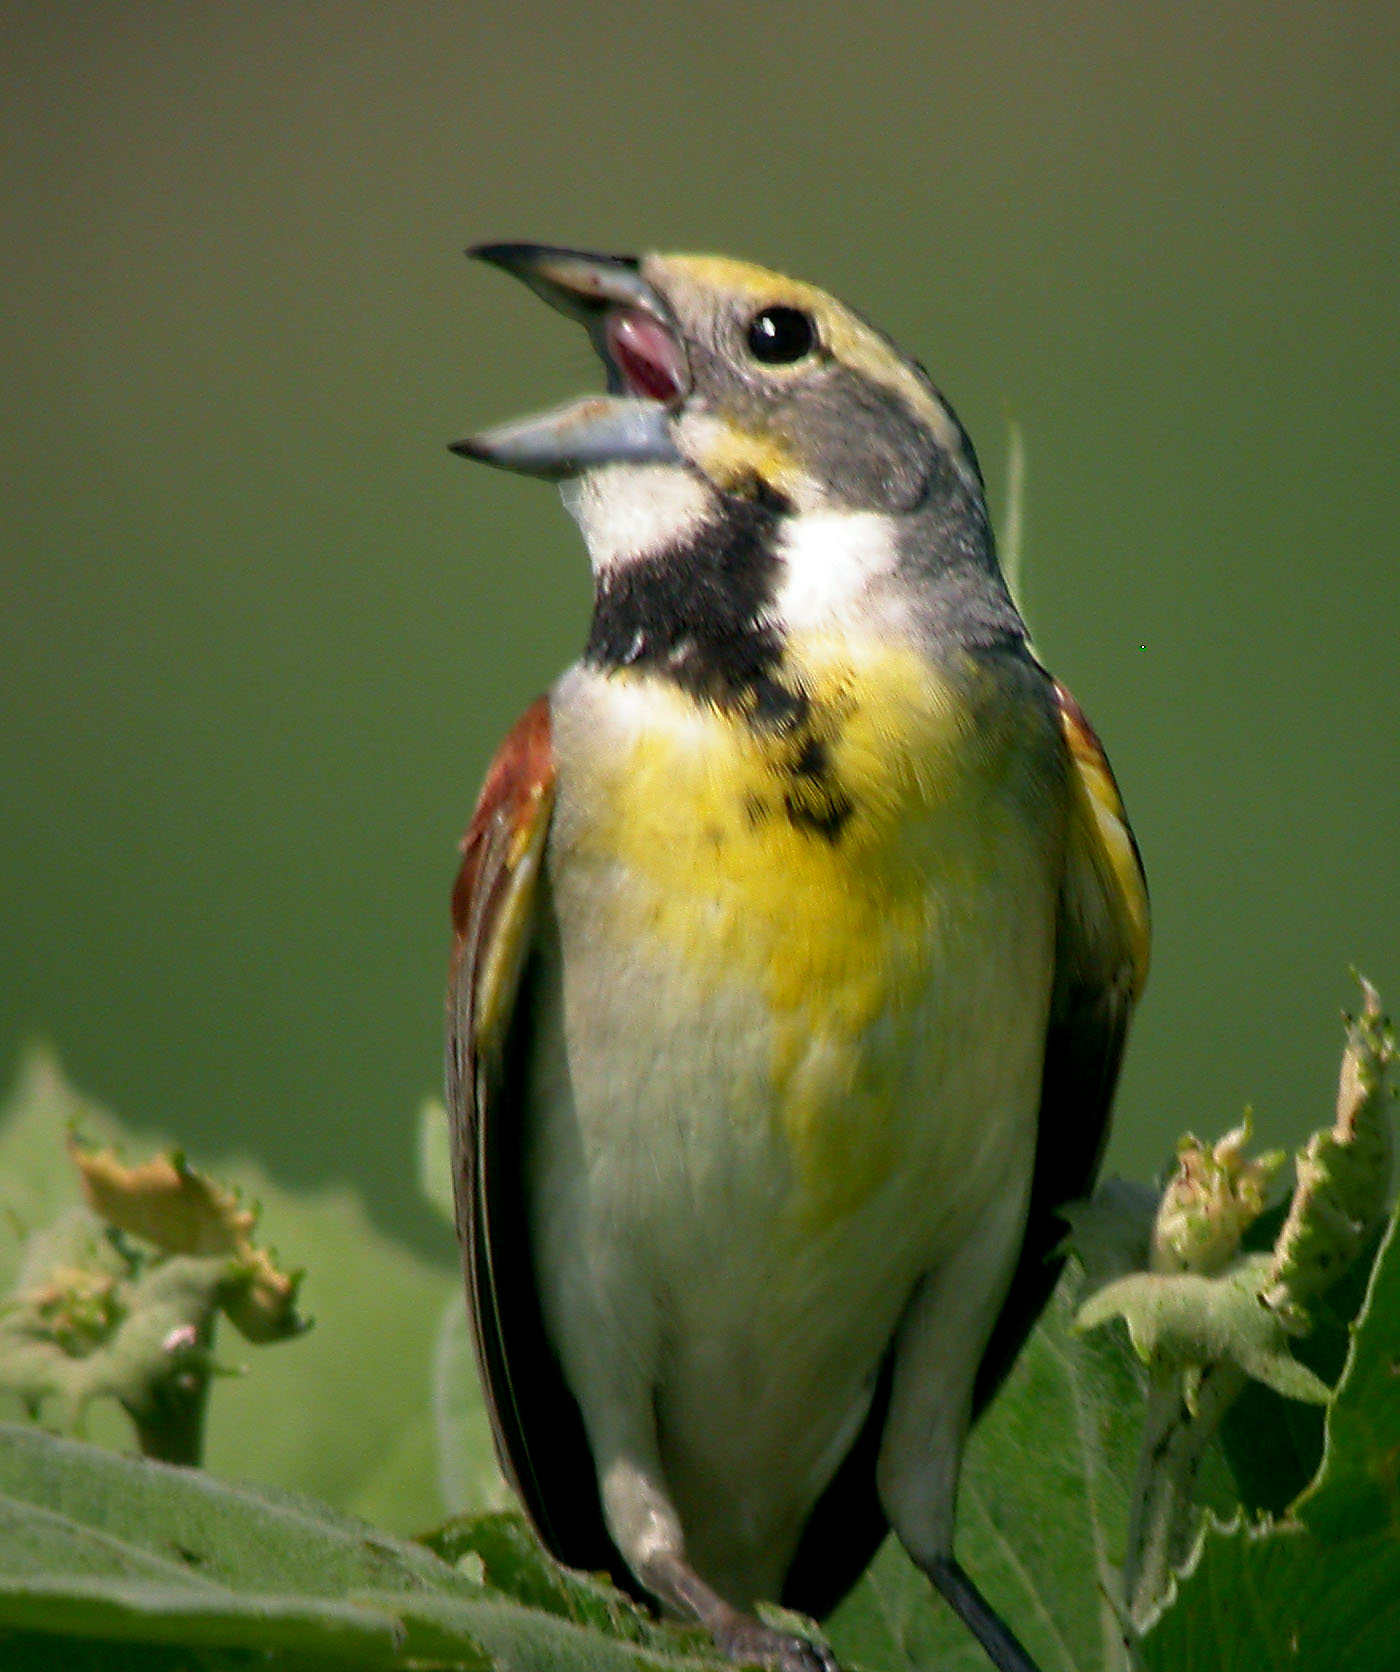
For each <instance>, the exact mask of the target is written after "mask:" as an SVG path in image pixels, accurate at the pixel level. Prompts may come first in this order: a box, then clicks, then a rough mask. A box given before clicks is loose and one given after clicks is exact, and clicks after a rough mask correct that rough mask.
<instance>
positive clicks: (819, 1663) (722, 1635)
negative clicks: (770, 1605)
mask: <svg viewBox="0 0 1400 1672" xmlns="http://www.w3.org/2000/svg"><path fill="white" fill-rule="evenodd" d="M712 1635H713V1637H714V1640H715V1647H716V1648H717V1649H719V1650H720V1651H721V1653H723V1654H726V1655H728V1657H729V1658H730V1660H733V1661H737V1662H738V1663H739V1664H740V1665H741V1666H763V1667H767V1668H768V1669H769V1672H841V1668H840V1667H839V1666H838V1665H837V1662H836V1656H835V1655H834V1654H832V1652H831V1650H830V1649H828V1648H826V1647H825V1646H824V1645H823V1644H821V1643H813V1642H811V1641H810V1640H809V1639H808V1638H806V1637H797V1636H795V1635H794V1634H793V1633H792V1632H787V1631H775V1630H774V1629H773V1628H772V1626H766V1625H764V1624H763V1622H762V1621H761V1620H755V1619H754V1618H753V1617H752V1616H751V1615H748V1614H739V1613H735V1614H733V1615H732V1616H731V1617H730V1618H729V1619H727V1620H725V1621H724V1622H723V1623H722V1624H718V1625H716V1626H714V1627H713V1628H712Z"/></svg>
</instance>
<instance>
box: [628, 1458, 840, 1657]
mask: <svg viewBox="0 0 1400 1672" xmlns="http://www.w3.org/2000/svg"><path fill="white" fill-rule="evenodd" d="M640 1438H641V1437H640V1436H639V1435H638V1434H636V1433H635V1432H634V1433H633V1435H632V1439H633V1442H634V1444H633V1445H631V1446H630V1447H628V1448H627V1449H626V1450H621V1449H620V1450H619V1452H618V1453H617V1454H616V1455H614V1457H613V1459H612V1461H611V1462H610V1463H609V1464H607V1465H606V1466H605V1467H604V1468H603V1469H602V1470H601V1471H600V1482H599V1483H600V1485H601V1488H602V1497H603V1511H604V1514H605V1516H606V1517H607V1521H608V1530H609V1531H610V1532H611V1533H612V1536H613V1539H614V1542H615V1543H616V1544H617V1547H618V1549H619V1550H621V1552H622V1553H623V1555H624V1556H625V1557H626V1558H627V1562H628V1565H629V1566H630V1567H631V1569H632V1571H633V1573H635V1574H636V1576H637V1578H638V1579H640V1580H641V1582H642V1584H643V1585H645V1586H646V1588H647V1589H648V1590H649V1591H650V1592H651V1593H652V1595H653V1596H655V1597H656V1598H657V1599H658V1600H659V1601H660V1602H662V1603H664V1604H665V1605H666V1606H667V1607H668V1608H669V1609H671V1611H672V1612H673V1613H675V1614H679V1615H681V1616H683V1617H689V1618H690V1619H693V1620H697V1621H698V1622H699V1623H700V1624H701V1625H702V1626H703V1627H704V1628H705V1630H706V1631H708V1632H709V1634H710V1636H711V1637H712V1638H713V1639H714V1641H715V1647H716V1648H717V1649H719V1650H720V1652H721V1653H723V1654H725V1655H728V1656H729V1658H730V1659H731V1660H734V1661H738V1662H739V1663H740V1664H743V1665H749V1666H765V1667H768V1668H770V1669H771V1672H840V1667H839V1666H838V1665H837V1664H836V1661H835V1659H834V1657H833V1656H832V1654H831V1653H830V1651H829V1650H827V1649H824V1648H822V1647H821V1646H820V1645H819V1644H816V1643H810V1642H808V1640H807V1639H806V1638H805V1637H797V1636H794V1635H793V1634H792V1633H791V1632H785V1631H775V1630H774V1629H773V1628H772V1627H771V1626H766V1625H764V1624H763V1622H762V1621H761V1620H756V1619H755V1618H754V1617H753V1615H752V1614H746V1613H744V1612H743V1610H742V1609H739V1608H736V1607H734V1605H733V1604H732V1603H729V1602H726V1601H725V1600H724V1598H723V1597H722V1596H720V1594H719V1593H718V1592H717V1591H716V1590H714V1589H713V1587H711V1586H710V1585H707V1584H706V1583H705V1581H704V1580H703V1579H702V1578H701V1577H700V1575H699V1574H698V1573H697V1572H696V1571H695V1569H694V1568H693V1567H692V1566H691V1564H690V1562H689V1561H688V1560H687V1559H686V1554H685V1540H684V1537H683V1535H682V1533H681V1525H680V1518H679V1517H678V1516H677V1514H676V1511H675V1508H674V1506H673V1505H672V1503H671V1500H670V1496H669V1494H668V1493H667V1491H666V1488H665V1487H664V1486H663V1485H662V1483H661V1471H660V1465H659V1463H658V1462H657V1461H656V1460H655V1459H654V1458H648V1457H647V1452H648V1450H649V1449H650V1448H649V1447H648V1446H646V1445H644V1444H637V1443H636V1442H637V1441H639V1440H640Z"/></svg>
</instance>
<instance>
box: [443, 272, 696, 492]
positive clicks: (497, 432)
mask: <svg viewBox="0 0 1400 1672" xmlns="http://www.w3.org/2000/svg"><path fill="white" fill-rule="evenodd" d="M467 254H468V255H470V256H475V257H476V258H477V259H478V260H480V261H489V262H491V263H492V265H493V266H496V267H503V268H504V269H505V270H506V272H507V273H513V274H514V275H515V277H516V278H518V279H521V280H523V281H524V283H526V284H527V285H529V287H530V289H531V290H533V291H534V292H535V294H536V295H537V296H542V297H543V298H544V300H545V301H546V302H548V303H549V304H550V306H551V307H554V308H558V310H559V311H560V313H563V314H567V315H568V316H569V318H570V319H574V320H577V321H578V322H579V323H580V324H581V325H583V326H584V327H585V328H586V330H587V331H588V335H589V338H590V339H591V341H592V343H593V346H594V348H595V349H597V351H598V354H599V356H600V357H601V358H602V361H603V364H604V366H606V368H607V373H608V393H607V394H606V395H590V396H585V397H584V398H583V399H582V400H577V401H570V402H569V403H568V404H567V405H565V406H561V407H556V408H555V409H554V411H552V412H545V413H541V414H540V415H539V416H538V417H534V418H522V419H519V420H518V421H517V422H515V423H513V424H502V425H500V426H499V427H498V428H496V429H492V430H486V431H484V432H483V433H482V434H481V435H473V436H468V437H467V438H466V439H465V440H463V441H454V442H453V443H452V444H451V448H452V451H453V452H454V453H460V454H461V455H462V457H463V458H467V459H481V460H482V461H483V462H484V463H486V464H494V465H499V466H500V467H501V469H503V470H518V471H521V472H523V473H524V474H525V475H527V476H544V477H548V478H550V479H551V480H559V479H561V478H564V477H569V476H577V475H578V474H579V473H580V472H581V471H584V470H589V469H591V468H592V467H593V466H595V465H601V464H615V463H631V464H646V463H652V464H654V463H667V464H675V463H678V462H679V459H680V455H679V454H678V453H677V451H676V447H675V444H674V442H673V441H672V440H671V418H672V415H673V413H674V410H675V407H676V404H677V403H678V402H679V401H680V400H682V399H683V398H684V396H685V395H686V394H687V393H688V392H689V389H690V368H689V366H688V365H687V363H686V357H685V350H684V348H683V347H682V346H681V339H680V334H679V332H678V330H677V328H676V322H675V319H674V317H673V316H672V314H671V310H670V309H669V308H668V307H667V306H666V303H665V302H664V301H663V299H662V298H661V296H660V295H659V294H658V293H657V291H656V290H655V289H654V288H653V287H652V286H651V285H649V284H648V283H647V281H646V280H645V279H644V278H643V277H642V274H641V264H640V263H639V262H637V261H635V260H633V259H632V258H631V257H630V256H618V255H588V254H585V253H584V252H583V251H581V250H561V249H555V248H553V247H551V246H550V245H548V244H478V245H476V246H475V247H474V248H472V249H470V250H468V251H467Z"/></svg>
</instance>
